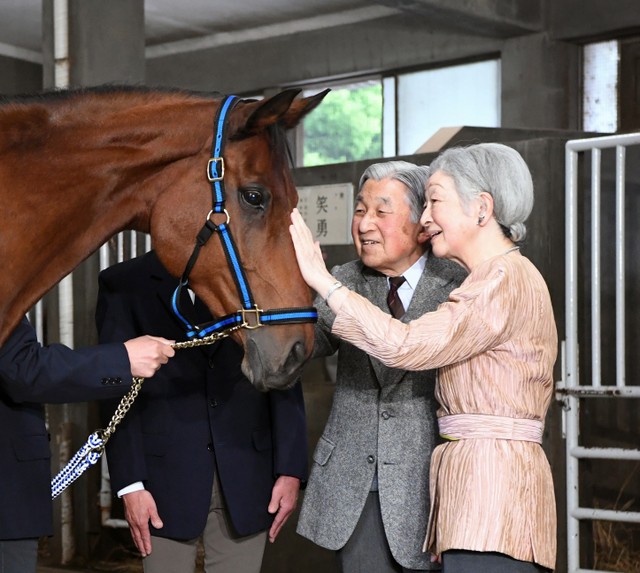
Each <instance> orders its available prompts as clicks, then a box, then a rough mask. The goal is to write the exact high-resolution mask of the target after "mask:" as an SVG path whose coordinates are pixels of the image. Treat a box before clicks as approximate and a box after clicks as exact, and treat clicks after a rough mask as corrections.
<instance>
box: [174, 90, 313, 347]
mask: <svg viewBox="0 0 640 573" xmlns="http://www.w3.org/2000/svg"><path fill="white" fill-rule="evenodd" d="M238 101H239V99H238V97H236V96H227V97H225V99H224V100H223V102H222V105H220V106H219V107H218V110H217V112H216V117H215V122H214V129H215V133H214V138H213V149H212V152H211V159H209V163H208V164H207V178H208V179H209V181H210V182H211V192H212V203H213V204H212V208H211V211H209V214H208V215H207V220H206V222H205V224H204V226H203V227H202V229H200V232H199V233H198V235H197V237H196V244H195V246H194V248H193V252H192V253H191V256H190V257H189V260H188V261H187V265H186V267H185V270H184V272H183V273H182V278H181V279H180V283H179V284H178V287H177V288H176V290H175V291H174V293H173V296H172V298H171V307H172V309H173V312H174V314H175V315H176V316H177V317H178V318H179V319H180V321H181V322H182V323H183V325H184V327H185V329H186V331H187V332H186V334H187V337H188V338H204V337H205V336H208V335H210V334H214V333H220V332H224V331H226V330H229V329H232V328H233V329H236V328H248V329H253V328H259V327H261V326H264V325H267V324H296V323H304V322H317V320H318V313H317V311H316V309H315V308H313V307H302V308H280V309H271V310H262V309H261V308H259V307H258V305H257V304H256V303H255V301H254V300H253V296H252V294H251V289H250V287H249V282H248V281H247V278H246V276H245V274H244V270H243V268H242V263H241V261H240V257H239V255H238V249H237V247H236V245H235V243H234V241H233V237H232V235H231V229H230V227H229V222H230V217H229V213H228V211H227V210H226V209H225V193H224V191H225V189H224V169H225V165H224V156H223V154H222V151H223V148H224V142H225V139H226V137H225V136H226V130H227V121H226V118H227V116H228V114H229V112H230V111H231V110H232V109H233V108H234V107H235V105H236V104H237V103H238ZM213 216H217V217H220V216H223V219H224V220H223V221H222V222H220V223H219V224H216V223H214V222H213V220H212V217H213ZM214 233H217V234H218V235H219V236H220V240H221V242H222V248H223V250H224V253H225V256H226V259H227V264H228V265H229V268H230V269H231V274H232V276H233V280H234V282H235V284H236V289H237V291H238V294H239V295H240V300H241V305H242V308H241V309H240V310H238V311H237V312H234V313H232V314H228V315H226V316H223V317H222V318H220V319H218V320H216V321H214V322H210V323H206V324H203V325H194V324H192V323H191V322H190V321H189V320H188V319H187V318H186V316H185V315H184V313H183V312H182V311H181V309H180V297H181V293H182V289H183V288H188V287H189V275H190V274H191V270H192V269H193V266H194V265H195V263H196V260H197V259H198V255H199V254H200V249H201V248H202V247H203V246H204V245H205V244H206V243H207V241H208V240H209V239H210V238H211V236H212V235H213V234H214Z"/></svg>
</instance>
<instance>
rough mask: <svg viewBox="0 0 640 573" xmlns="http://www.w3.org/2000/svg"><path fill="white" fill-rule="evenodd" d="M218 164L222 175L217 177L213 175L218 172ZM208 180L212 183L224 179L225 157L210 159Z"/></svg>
mask: <svg viewBox="0 0 640 573" xmlns="http://www.w3.org/2000/svg"><path fill="white" fill-rule="evenodd" d="M218 163H219V164H220V175H218V176H217V177H216V176H214V175H213V172H214V171H217V169H218V166H217V164H218ZM207 179H209V181H211V183H213V182H215V181H222V180H223V179H224V157H212V158H211V159H209V163H207Z"/></svg>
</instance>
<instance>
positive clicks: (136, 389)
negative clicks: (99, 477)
mask: <svg viewBox="0 0 640 573" xmlns="http://www.w3.org/2000/svg"><path fill="white" fill-rule="evenodd" d="M242 326H243V325H242V324H239V325H238V326H234V327H233V328H230V329H228V330H227V331H225V332H214V333H213V334H210V335H209V336H205V337H204V338H199V339H197V340H185V341H184V342H175V343H174V344H172V345H171V346H172V348H174V349H175V350H182V349H183V348H195V347H196V346H205V345H207V344H215V343H216V342H218V340H221V339H223V338H227V337H228V336H229V335H230V334H231V333H232V332H234V331H236V330H239V329H240V328H242ZM144 380H145V379H144V378H138V377H137V376H134V378H133V384H132V385H131V389H130V390H129V391H128V392H127V393H126V394H125V395H124V396H123V397H122V400H120V403H119V404H118V407H117V408H116V411H115V412H114V413H113V416H112V417H111V420H110V421H109V425H108V426H107V427H106V428H105V429H104V430H98V432H99V434H100V436H101V438H102V445H101V446H100V447H99V448H97V449H99V450H100V451H102V450H103V449H104V446H105V444H106V443H107V440H108V439H109V438H110V437H111V435H112V434H113V433H114V432H115V431H116V426H117V425H118V424H119V423H120V422H121V421H122V419H123V418H124V417H125V414H126V413H127V412H128V411H129V410H130V408H131V406H133V402H134V401H135V399H136V398H137V396H138V394H139V393H140V390H141V389H142V383H143V382H144Z"/></svg>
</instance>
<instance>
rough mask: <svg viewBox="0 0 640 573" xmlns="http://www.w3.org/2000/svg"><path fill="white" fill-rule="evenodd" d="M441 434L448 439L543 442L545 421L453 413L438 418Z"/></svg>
mask: <svg viewBox="0 0 640 573" xmlns="http://www.w3.org/2000/svg"><path fill="white" fill-rule="evenodd" d="M438 427H439V428H440V435H441V436H442V437H443V438H445V439H447V440H469V439H474V438H475V439H482V438H489V439H494V440H520V441H525V442H536V443H538V444H541V443H542V431H543V430H544V423H543V422H542V421H540V420H529V419H526V418H509V417H506V416H491V415H489V414H452V415H450V416H442V417H441V418H438Z"/></svg>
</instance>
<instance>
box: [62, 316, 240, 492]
mask: <svg viewBox="0 0 640 573" xmlns="http://www.w3.org/2000/svg"><path fill="white" fill-rule="evenodd" d="M243 326H245V325H244V323H243V324H239V325H237V326H234V327H233V328H230V329H228V330H227V331H225V332H214V333H212V334H210V335H208V336H205V337H203V338H200V339H196V340H187V341H184V342H176V343H174V344H172V345H171V346H172V347H173V348H174V349H175V350H181V349H183V348H195V347H196V346H204V345H206V344H214V343H215V342H218V340H221V339H222V338H226V337H228V336H229V335H230V334H231V333H232V332H234V331H235V330H238V329H240V328H242V327H243ZM144 380H145V379H144V378H139V377H137V376H134V378H133V384H132V385H131V389H130V390H129V391H128V392H127V393H126V394H125V395H124V396H123V397H122V400H120V403H119V404H118V406H117V408H116V411H115V412H114V414H113V416H112V417H111V420H110V421H109V424H108V425H107V427H106V428H105V429H103V430H96V431H95V432H94V433H93V434H91V435H90V436H89V438H88V439H87V442H86V443H85V444H84V445H83V446H82V447H81V448H80V449H79V450H78V452H77V453H76V454H75V455H74V456H73V458H71V460H70V461H69V462H68V463H67V464H66V465H65V467H64V468H62V469H61V470H60V472H59V473H58V475H56V476H55V477H54V478H53V480H52V481H51V499H55V498H56V497H58V496H59V495H60V494H61V493H62V492H63V491H64V490H65V489H66V488H67V487H69V486H70V485H71V484H72V483H73V482H74V481H75V480H76V479H78V478H79V477H80V475H81V474H82V473H84V472H85V471H86V470H87V469H88V468H89V467H91V466H92V465H94V464H95V463H96V462H97V461H98V460H99V459H100V457H101V456H102V453H103V452H104V448H105V445H106V443H107V441H108V440H109V438H110V437H111V435H112V434H113V433H114V432H115V431H116V427H117V426H118V424H119V423H120V422H121V421H122V419H123V418H124V417H125V415H126V413H127V412H128V411H129V410H130V409H131V406H133V403H134V401H135V399H136V398H137V396H138V394H139V393H140V390H141V389H142V383H143V382H144Z"/></svg>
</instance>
